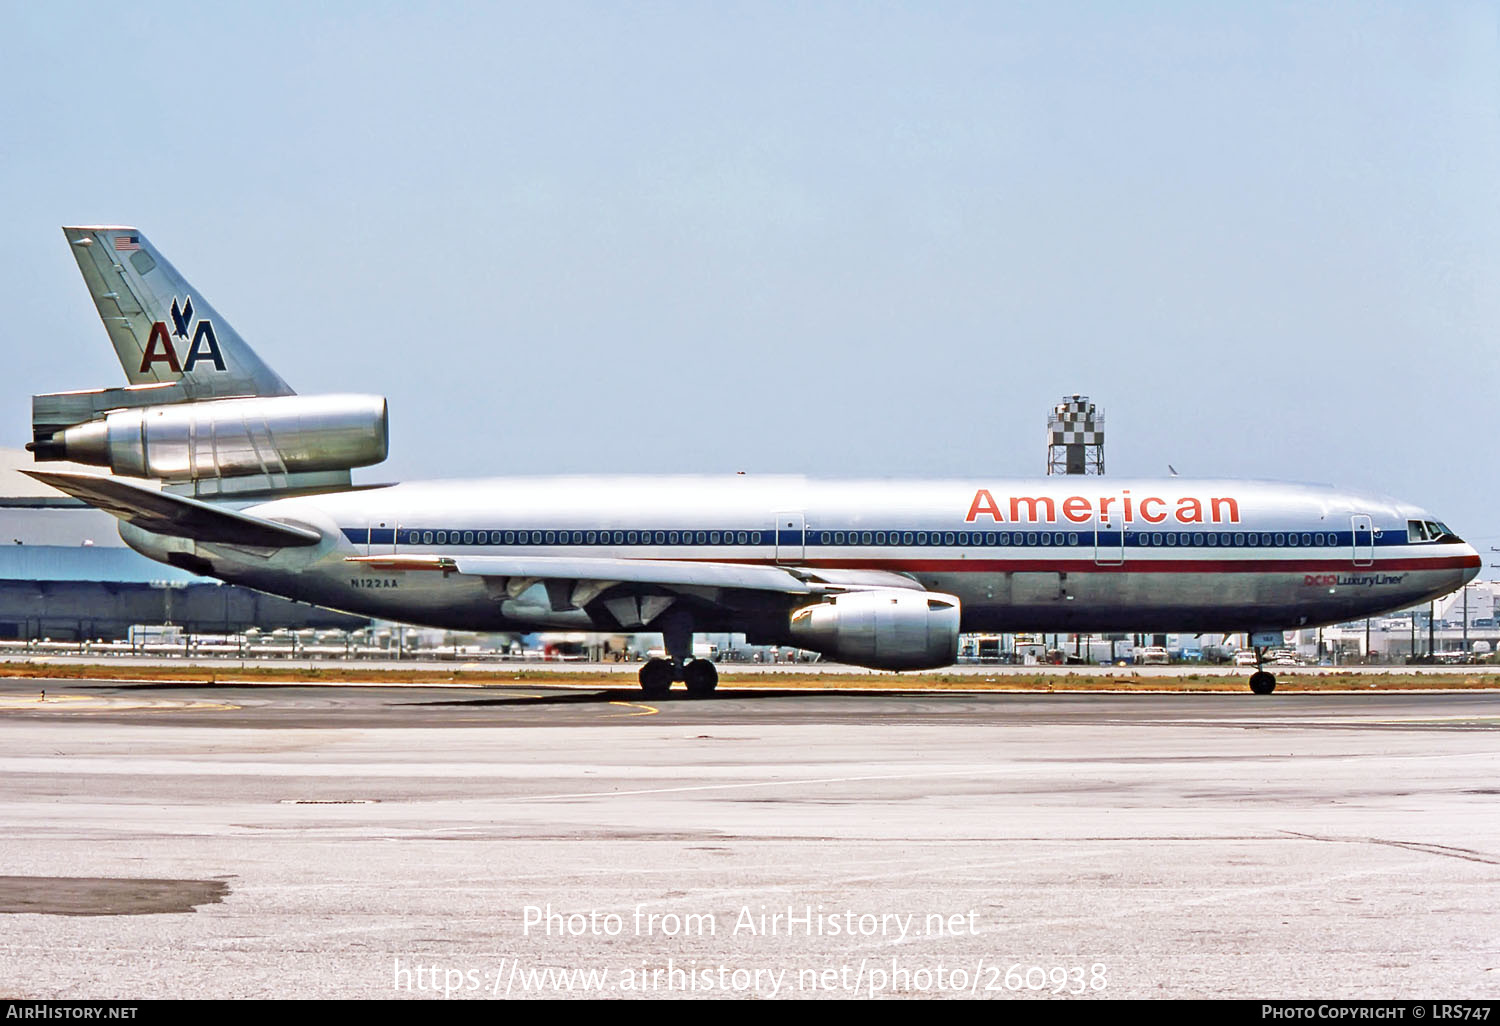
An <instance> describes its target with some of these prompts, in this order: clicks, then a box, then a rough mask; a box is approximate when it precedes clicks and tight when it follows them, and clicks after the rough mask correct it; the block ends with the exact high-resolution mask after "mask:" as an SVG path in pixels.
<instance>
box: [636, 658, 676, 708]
mask: <svg viewBox="0 0 1500 1026" xmlns="http://www.w3.org/2000/svg"><path fill="white" fill-rule="evenodd" d="M640 678H641V692H642V693H643V694H644V695H645V696H646V697H647V698H661V697H662V696H663V695H665V694H666V693H667V692H668V691H670V690H672V664H671V662H670V661H668V660H666V659H648V660H647V661H646V665H645V666H642V667H641V673H640Z"/></svg>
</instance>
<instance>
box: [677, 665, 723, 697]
mask: <svg viewBox="0 0 1500 1026" xmlns="http://www.w3.org/2000/svg"><path fill="white" fill-rule="evenodd" d="M682 676H683V679H684V680H685V681H687V693H688V694H689V695H691V696H693V697H694V698H709V697H711V696H712V695H713V693H714V688H716V687H718V686H719V668H718V667H717V666H715V665H714V664H713V663H712V662H710V661H709V660H707V659H694V660H693V661H692V662H690V663H688V664H687V666H685V667H683V670H682Z"/></svg>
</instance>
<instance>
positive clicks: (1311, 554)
mask: <svg viewBox="0 0 1500 1026" xmlns="http://www.w3.org/2000/svg"><path fill="white" fill-rule="evenodd" d="M64 233H65V235H66V237H67V241H68V246H69V247H70V249H71V250H72V252H73V255H74V257H75V258H76V259H77V261H78V266H79V269H80V270H81V271H82V272H83V277H84V281H85V282H87V284H88V288H89V293H90V295H91V296H92V297H93V300H94V304H95V305H96V306H97V307H98V309H99V315H100V317H101V318H102V319H103V321H104V326H105V329H106V330H107V331H108V334H109V337H110V340H111V342H113V343H114V347H115V349H116V351H117V352H118V353H119V357H120V361H121V363H122V364H123V365H124V367H125V373H126V376H127V377H128V379H129V381H130V384H129V386H128V387H125V388H106V389H98V390H93V391H82V392H62V393H54V394H50V395H39V396H35V397H34V398H33V404H32V427H33V436H34V440H33V442H32V443H31V444H30V445H29V446H28V448H30V449H32V450H33V452H34V453H35V455H36V459H37V460H38V461H46V460H72V461H77V462H82V463H87V464H94V465H98V466H104V467H108V468H110V470H111V471H113V473H114V474H115V475H120V476H108V477H105V476H97V475H80V474H63V473H45V472H33V474H32V476H33V477H36V478H37V479H39V480H41V481H43V482H44V483H46V484H50V485H53V486H55V487H57V488H60V489H62V490H63V491H65V492H68V493H70V494H72V495H74V496H77V497H78V498H80V499H83V500H84V501H86V502H89V503H91V504H93V505H95V506H97V507H99V508H100V509H104V510H107V511H108V512H110V513H112V514H114V515H115V516H116V517H118V518H119V519H120V521H121V523H120V535H121V537H122V538H124V540H125V541H126V543H128V544H129V545H130V546H131V547H132V548H135V549H137V550H138V551H140V552H142V553H144V554H146V555H147V556H150V557H151V558H153V559H157V560H160V561H162V562H164V563H169V564H171V565H173V566H178V567H182V568H184V569H187V570H190V571H193V572H194V573H200V574H205V575H209V576H212V577H217V578H220V579H221V580H225V581H230V582H233V583H235V584H242V585H246V586H248V587H251V588H258V589H260V590H262V591H268V592H272V593H274V594H277V595H284V596H286V597H288V598H293V599H300V600H303V601H306V602H311V603H316V604H318V605H322V606H330V607H332V608H335V609H343V610H348V611H349V612H352V613H359V614H363V615H367V616H372V617H381V618H386V619H391V620H399V621H403V622H407V623H419V624H426V625H430V626H435V627H445V628H452V629H461V630H476V631H501V630H521V631H532V630H556V629H561V630H590V631H651V632H660V633H661V634H662V635H663V637H664V639H665V647H666V651H667V653H668V654H669V656H670V658H669V659H653V660H650V661H649V662H647V663H646V664H644V666H643V667H642V669H641V672H640V682H641V687H642V689H643V690H644V691H645V693H646V694H648V695H661V694H664V693H665V692H667V691H668V690H669V689H670V687H671V685H672V682H673V681H676V680H680V681H684V682H685V683H686V687H687V691H688V693H689V694H692V695H708V694H711V693H712V692H713V691H714V688H715V686H716V685H717V683H718V673H717V671H716V670H715V668H714V665H713V663H711V662H709V661H708V660H706V659H693V658H692V640H693V634H694V633H695V632H726V633H727V632H743V633H744V634H745V635H746V636H747V638H748V639H749V641H750V642H752V643H764V644H786V645H794V646H797V647H800V648H804V649H810V650H813V651H816V652H821V653H823V654H824V655H826V656H828V657H830V658H832V659H835V660H838V661H841V662H846V663H854V664H857V665H860V666H868V667H874V668H879V669H888V670H917V669H932V668H936V667H941V666H947V665H949V664H950V663H952V662H953V661H954V660H955V659H956V658H957V651H958V636H959V634H960V633H961V632H971V631H989V632H995V631H1056V632H1079V631H1151V632H1162V631H1200V632H1201V631H1213V632H1224V633H1236V632H1241V631H1244V632H1247V633H1249V634H1250V635H1251V638H1252V644H1253V645H1254V646H1255V647H1256V650H1257V652H1259V651H1260V650H1261V649H1262V648H1263V647H1264V646H1266V645H1270V644H1279V643H1280V638H1281V636H1280V633H1279V632H1280V631H1282V630H1285V629H1288V628H1296V627H1303V626H1314V625H1319V624H1326V623H1333V622H1337V621H1341V620H1349V619H1354V618H1357V617H1365V616H1369V615H1372V614H1375V613H1380V612H1384V611H1386V610H1390V609H1398V608H1401V607H1405V606H1410V605H1413V604H1415V603H1418V602H1422V601H1425V600H1427V599H1430V598H1433V597H1436V596H1438V595H1443V594H1446V593H1447V592H1450V591H1453V590H1454V589H1455V588H1458V587H1459V586H1460V585H1462V584H1463V583H1464V582H1466V581H1468V580H1470V579H1472V578H1473V577H1474V576H1475V574H1477V573H1478V569H1479V565H1480V562H1479V556H1478V555H1477V554H1476V553H1475V551H1474V550H1473V549H1472V548H1470V547H1469V546H1468V545H1467V544H1465V543H1464V542H1463V541H1462V540H1461V539H1460V538H1459V537H1458V536H1457V535H1455V534H1454V533H1453V531H1451V530H1449V529H1448V527H1447V526H1446V525H1445V524H1444V523H1443V522H1442V521H1441V520H1439V519H1437V518H1436V517H1434V516H1433V515H1432V514H1430V513H1428V512H1426V511H1425V510H1422V509H1419V508H1417V507H1415V506H1410V505H1406V504H1404V503H1399V502H1396V501H1394V500H1391V499H1387V498H1380V497H1377V496H1373V495H1363V494H1358V493H1354V492H1348V491H1343V490H1340V489H1335V488H1329V487H1318V486H1312V485H1298V484H1272V483H1247V482H1243V481H1229V480H1202V481H1190V480H1187V479H1185V478H1169V479H1166V480H1159V481H1148V480H1117V479H1113V478H1103V477H1052V478H1044V479H1040V480H1012V481H1006V480H993V479H990V478H977V479H971V480H957V481H810V480H807V479H805V478H801V477H769V478H762V477H755V476H740V475H735V476H725V477H613V476H611V477H603V476H599V477H553V478H498V479H493V480H482V481H462V482H459V481H453V482H424V483H408V484H391V485H380V486H375V487H359V486H354V485H352V484H351V481H350V476H349V471H350V469H351V468H354V467H363V466H369V465H372V464H376V463H379V462H380V461H382V460H383V459H385V456H386V439H387V429H386V404H385V400H384V399H382V398H380V397H377V396H357V395H326V396H300V395H297V394H295V393H294V392H293V391H292V389H291V388H290V387H289V386H288V385H287V384H286V382H284V381H282V380H281V378H280V377H279V376H277V375H276V373H275V372H274V371H272V370H271V369H270V368H269V367H268V366H266V365H265V364H264V363H262V362H261V360H260V358H259V357H258V356H256V354H255V353H254V352H253V351H252V350H251V349H250V347H249V346H248V345H246V344H245V342H244V341H243V340H242V339H241V338H240V337H239V335H238V334H236V333H235V331H234V329H233V328H231V327H230V326H229V324H228V322H227V321H225V320H224V319H223V318H222V317H221V316H219V314H218V312H217V311H215V310H214V308H213V307H212V306H210V305H209V303H208V301H207V300H205V299H204V298H203V296H202V294H201V293H198V292H197V291H196V290H194V289H193V288H192V287H191V286H189V285H188V283H187V282H186V281H185V280H184V279H183V278H182V276H181V275H179V274H178V273H177V271H176V270H175V269H174V268H173V267H172V265H171V264H169V263H168V262H167V261H166V260H165V259H164V258H163V257H162V256H161V254H160V253H158V252H157V250H156V249H155V248H154V247H153V246H152V245H151V244H150V243H149V242H147V241H146V237H145V236H144V235H142V234H141V233H140V232H139V231H138V230H136V229H134V228H121V227H99V226H96V227H80V228H65V229H64ZM128 478H138V479H146V480H150V481H151V482H153V484H154V485H155V486H152V485H147V484H138V483H135V482H133V481H131V480H128ZM1250 686H1251V688H1252V690H1254V691H1255V692H1256V693H1258V694H1265V693H1269V692H1270V691H1271V690H1273V689H1274V687H1275V679H1274V678H1273V677H1272V676H1271V674H1270V673H1268V672H1266V671H1265V670H1264V669H1258V670H1257V672H1256V673H1255V674H1254V675H1253V676H1252V677H1251V678H1250Z"/></svg>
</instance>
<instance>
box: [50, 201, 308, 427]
mask: <svg viewBox="0 0 1500 1026" xmlns="http://www.w3.org/2000/svg"><path fill="white" fill-rule="evenodd" d="M63 234H64V235H65V236H66V237H67V240H68V248H69V249H70V250H71V251H72V253H73V258H74V259H75V260H77V261H78V269H79V270H80V271H81V272H83V280H84V282H85V284H87V285H88V290H89V295H90V296H91V297H92V298H93V300H94V306H95V307H97V308H98V310H99V318H100V320H102V321H103V322H104V329H105V331H106V332H108V333H109V340H110V342H112V343H113V344H114V347H115V352H116V353H117V354H118V355H119V357H120V364H121V366H123V367H124V368H125V376H126V377H127V378H128V379H129V381H130V384H131V385H133V386H140V385H176V386H177V388H175V389H173V390H172V391H174V392H177V391H180V398H178V399H177V400H176V401H182V400H192V399H213V398H221V397H227V396H276V395H292V394H294V393H293V391H292V389H291V387H290V386H288V385H287V383H286V382H285V381H283V380H282V379H281V377H280V375H278V374H277V373H276V372H275V371H273V370H272V369H271V368H270V367H268V366H267V365H266V364H265V362H264V361H262V360H261V358H260V357H259V356H257V355H256V354H255V351H254V350H253V349H251V348H250V347H249V345H247V344H246V343H245V340H244V339H242V338H240V336H239V333H238V332H236V331H235V330H234V328H233V327H231V326H230V324H229V322H228V321H226V320H224V318H223V317H221V316H220V315H219V313H218V311H216V310H215V309H214V308H213V306H212V305H211V304H210V303H209V302H208V300H207V299H204V298H203V296H202V294H201V293H199V292H197V291H196V290H195V289H194V288H193V287H192V286H191V285H189V284H188V282H187V280H186V279H185V278H183V277H182V275H181V274H179V273H178V272H177V269H176V268H174V267H173V266H172V265H171V264H170V263H168V262H167V259H166V258H165V257H163V256H162V255H161V253H160V252H158V251H157V249H156V248H155V247H154V246H152V245H151V243H150V242H149V241H148V240H147V239H146V236H145V235H143V234H141V232H140V230H139V229H137V228H128V227H120V226H110V225H85V226H75V227H66V228H64V229H63ZM168 401H172V400H168Z"/></svg>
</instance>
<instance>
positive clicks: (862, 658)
mask: <svg viewBox="0 0 1500 1026" xmlns="http://www.w3.org/2000/svg"><path fill="white" fill-rule="evenodd" d="M958 622H959V602H958V599H957V598H956V597H954V596H953V595H942V594H938V593H936V592H930V591H906V590H897V589H890V590H877V591H853V592H847V593H845V594H842V595H838V596H835V597H834V598H832V599H831V600H829V601H827V602H822V603H819V604H818V605H815V606H805V607H803V608H802V609H799V610H797V611H796V612H795V613H793V614H792V622H791V636H792V643H793V644H795V645H798V646H800V647H802V648H806V649H810V650H812V651H814V652H821V653H823V654H824V655H826V656H829V657H831V658H833V659H837V660H839V661H840V662H845V663H853V664H854V665H856V666H868V667H870V668H872V669H876V670H935V669H937V668H939V667H942V666H949V665H952V664H953V663H954V662H956V661H957V659H958Z"/></svg>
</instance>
